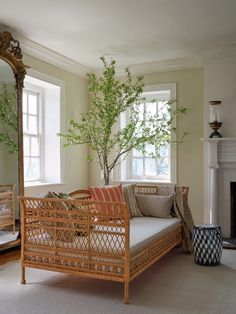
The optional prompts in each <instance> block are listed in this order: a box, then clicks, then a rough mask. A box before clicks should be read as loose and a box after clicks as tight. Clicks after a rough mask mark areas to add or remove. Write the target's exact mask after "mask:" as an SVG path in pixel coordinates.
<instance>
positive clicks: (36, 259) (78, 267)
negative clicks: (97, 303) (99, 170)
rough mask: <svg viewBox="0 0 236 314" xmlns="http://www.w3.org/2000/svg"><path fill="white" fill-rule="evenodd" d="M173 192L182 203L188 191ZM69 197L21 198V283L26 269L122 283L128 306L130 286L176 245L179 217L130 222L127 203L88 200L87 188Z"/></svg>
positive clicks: (141, 189) (165, 190) (160, 190)
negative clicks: (65, 198) (31, 268)
mask: <svg viewBox="0 0 236 314" xmlns="http://www.w3.org/2000/svg"><path fill="white" fill-rule="evenodd" d="M173 190H176V188H175V186H162V187H160V186H159V187H157V186H137V187H136V193H142V194H161V195H168V194H169V193H170V192H173ZM178 191H179V193H180V194H181V195H180V199H182V201H183V202H185V204H186V202H187V196H188V189H187V188H184V187H179V188H178ZM70 195H71V196H72V197H73V199H69V200H64V199H52V198H32V197H20V206H21V240H22V242H21V244H22V246H21V270H22V277H21V283H22V284H24V283H25V282H26V281H25V267H33V268H39V269H45V270H50V271H56V272H63V273H68V274H72V275H80V276H87V277H93V278H100V279H105V280H113V281H117V282H121V283H124V303H128V302H129V283H130V282H131V281H132V280H133V279H134V278H135V277H137V276H138V275H139V274H140V273H142V272H143V271H144V270H145V269H147V268H148V267H149V266H151V265H152V264H153V263H154V262H155V261H157V260H158V259H159V258H160V257H161V256H163V255H164V254H166V253H167V252H169V251H170V250H171V249H172V248H174V247H175V246H178V245H181V243H182V240H183V227H182V224H181V221H180V219H178V218H173V219H162V218H150V217H137V218H133V219H130V214H129V210H128V208H127V204H126V203H118V202H100V201H93V200H90V199H89V198H90V195H89V192H88V190H76V191H73V192H71V193H70ZM111 207H112V211H111V210H110V209H111ZM108 209H109V210H108ZM140 228H141V229H142V232H140Z"/></svg>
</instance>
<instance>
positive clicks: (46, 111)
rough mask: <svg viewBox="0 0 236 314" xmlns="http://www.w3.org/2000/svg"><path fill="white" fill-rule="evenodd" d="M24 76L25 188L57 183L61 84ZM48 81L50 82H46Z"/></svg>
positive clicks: (59, 179)
mask: <svg viewBox="0 0 236 314" xmlns="http://www.w3.org/2000/svg"><path fill="white" fill-rule="evenodd" d="M46 79H47V80H41V79H38V78H35V77H31V76H27V77H26V79H25V88H24V91H23V130H24V180H25V183H26V185H31V184H45V183H61V148H60V138H59V137H58V136H57V134H58V133H59V132H61V93H62V87H63V86H62V83H61V82H56V84H55V80H53V79H51V78H48V77H46ZM49 81H50V83H49Z"/></svg>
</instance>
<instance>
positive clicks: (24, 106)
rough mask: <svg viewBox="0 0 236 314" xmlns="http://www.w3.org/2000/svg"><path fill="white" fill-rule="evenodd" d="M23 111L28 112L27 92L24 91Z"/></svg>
mask: <svg viewBox="0 0 236 314" xmlns="http://www.w3.org/2000/svg"><path fill="white" fill-rule="evenodd" d="M23 112H24V113H27V94H26V93H23Z"/></svg>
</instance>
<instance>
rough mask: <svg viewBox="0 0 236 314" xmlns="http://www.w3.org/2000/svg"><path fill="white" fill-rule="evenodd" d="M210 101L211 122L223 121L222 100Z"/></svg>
mask: <svg viewBox="0 0 236 314" xmlns="http://www.w3.org/2000/svg"><path fill="white" fill-rule="evenodd" d="M209 103H210V121H209V122H221V121H220V119H221V117H220V112H221V101H219V100H212V101H210V102H209Z"/></svg>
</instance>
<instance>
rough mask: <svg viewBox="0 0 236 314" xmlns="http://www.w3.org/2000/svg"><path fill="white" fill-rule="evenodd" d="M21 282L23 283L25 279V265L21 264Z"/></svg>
mask: <svg viewBox="0 0 236 314" xmlns="http://www.w3.org/2000/svg"><path fill="white" fill-rule="evenodd" d="M21 284H22V285H25V284H26V280H25V267H24V266H22V265H21Z"/></svg>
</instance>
